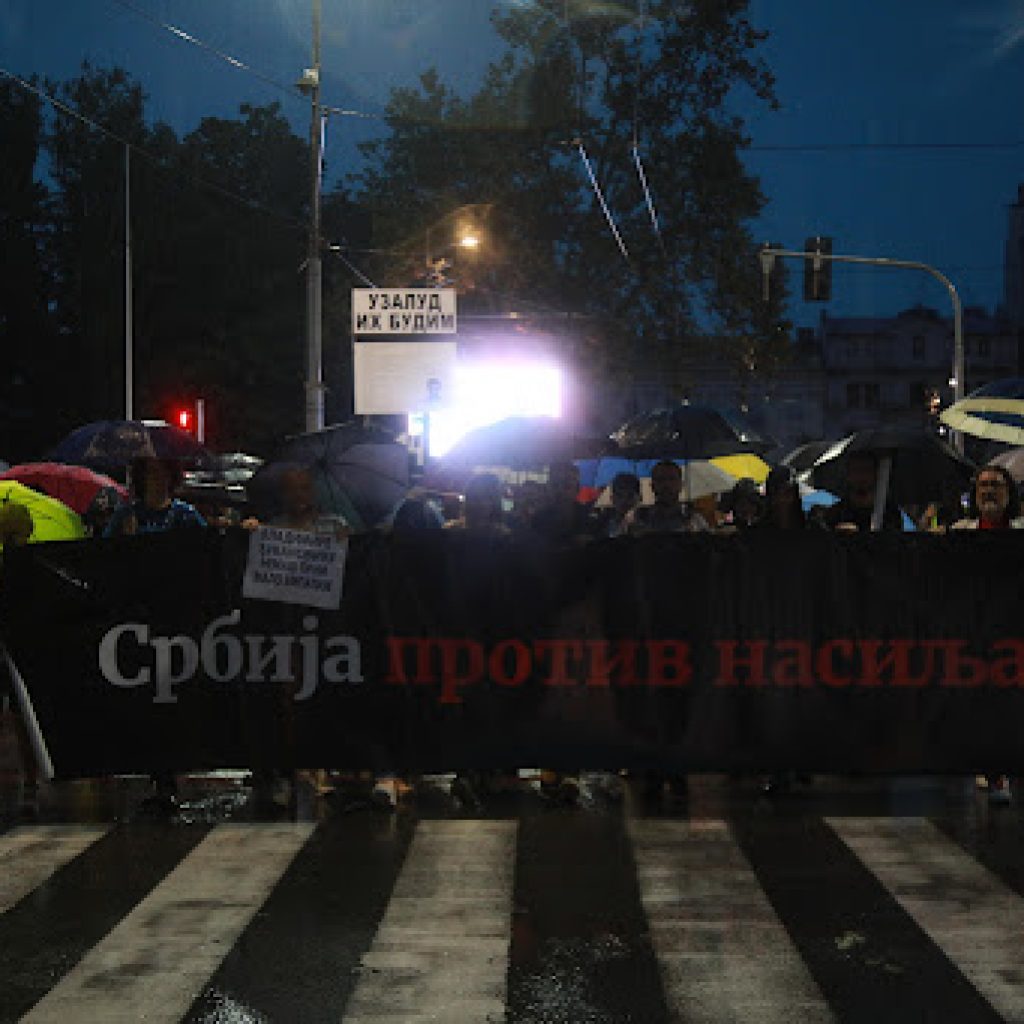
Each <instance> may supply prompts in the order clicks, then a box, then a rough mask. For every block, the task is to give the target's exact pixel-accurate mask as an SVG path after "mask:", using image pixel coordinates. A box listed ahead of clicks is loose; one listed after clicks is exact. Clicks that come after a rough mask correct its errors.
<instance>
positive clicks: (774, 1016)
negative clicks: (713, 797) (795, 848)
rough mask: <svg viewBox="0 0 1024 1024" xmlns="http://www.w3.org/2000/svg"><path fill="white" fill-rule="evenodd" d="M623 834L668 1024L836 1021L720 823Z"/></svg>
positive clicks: (632, 828) (635, 824)
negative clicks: (658, 971)
mask: <svg viewBox="0 0 1024 1024" xmlns="http://www.w3.org/2000/svg"><path fill="white" fill-rule="evenodd" d="M629 833H630V837H631V839H632V842H633V855H634V858H635V860H636V865H637V875H638V880H639V883H640V897H641V900H642V902H643V906H644V912H645V913H646V915H647V920H648V923H649V924H650V928H651V938H652V941H653V943H654V951H655V954H656V956H657V958H658V964H659V967H660V969H661V975H662V982H663V985H664V988H665V995H666V998H667V1000H668V1004H669V1009H670V1011H671V1012H672V1013H673V1015H674V1017H673V1019H674V1020H679V1021H686V1022H687V1024H727V1022H728V1024H731V1022H733V1021H739V1020H747V1021H757V1022H758V1024H791V1022H792V1021H795V1020H799V1021H801V1022H802V1024H819V1022H821V1024H824V1022H830V1021H832V1020H833V1017H832V1014H831V1011H830V1010H829V1007H828V1004H827V1002H826V1001H825V999H824V997H823V996H822V995H821V993H820V992H819V991H818V988H817V986H816V985H815V983H814V981H813V979H812V978H811V976H810V973H809V972H808V971H807V968H806V967H805V965H804V963H803V961H802V960H801V958H800V955H799V953H798V952H797V950H796V949H795V948H794V947H793V944H792V942H791V941H790V939H789V936H788V935H787V933H786V929H785V927H784V926H783V924H782V922H781V921H780V920H779V919H778V918H777V917H776V915H775V912H774V911H773V910H772V907H771V905H770V903H769V902H768V899H767V897H766V896H765V894H764V892H763V891H762V889H761V887H760V885H759V884H758V882H757V878H756V877H755V875H754V872H753V870H752V868H751V867H750V865H749V863H748V862H747V860H746V858H745V857H744V856H743V853H742V851H741V850H740V848H739V847H738V846H737V844H736V842H735V840H734V839H733V836H732V833H731V831H730V829H729V826H728V825H727V824H726V823H725V822H721V821H692V822H691V821H653V820H637V821H632V822H630V825H629Z"/></svg>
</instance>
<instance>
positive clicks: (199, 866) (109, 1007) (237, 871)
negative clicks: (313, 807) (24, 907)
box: [22, 824, 314, 1024]
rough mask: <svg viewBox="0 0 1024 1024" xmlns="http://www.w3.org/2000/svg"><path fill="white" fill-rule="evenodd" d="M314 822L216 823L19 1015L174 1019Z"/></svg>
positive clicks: (99, 1023) (95, 1022) (62, 1021)
mask: <svg viewBox="0 0 1024 1024" xmlns="http://www.w3.org/2000/svg"><path fill="white" fill-rule="evenodd" d="M313 828H314V826H313V825H307V824H301V825H292V824H289V825H265V826H264V825H220V826H218V827H217V828H215V829H214V830H213V831H212V832H211V833H210V834H209V835H208V836H207V837H206V838H205V839H204V840H203V841H202V842H201V843H200V844H199V845H198V846H197V847H196V848H195V850H193V851H192V853H191V854H189V856H188V857H186V858H185V859H184V860H183V861H182V862H181V863H180V864H179V865H178V866H177V867H176V868H175V869H174V871H172V872H171V873H170V874H169V875H168V876H167V878H165V879H164V881H163V882H161V883H160V884H159V885H158V886H157V887H156V888H155V889H154V890H153V891H152V892H151V893H150V894H149V895H148V896H147V897H146V898H145V899H143V900H142V901H141V902H140V903H139V904H138V905H137V906H136V907H135V909H134V910H132V912H131V913H130V914H128V916H127V917H125V918H124V920H122V921H121V923H120V924H119V925H118V926H117V927H116V928H115V929H114V930H113V931H112V932H110V934H108V935H107V936H106V938H104V939H103V940H102V941H100V942H99V943H98V944H97V945H96V946H94V947H93V948H92V949H91V950H90V951H89V953H87V954H86V956H85V957H84V958H83V959H82V960H81V961H79V963H78V964H77V965H76V966H75V967H73V968H72V969H71V971H70V972H69V973H68V974H67V975H65V976H64V978H63V979H62V980H61V981H60V982H59V983H58V984H57V985H56V986H54V988H52V989H51V990H50V991H49V992H48V993H47V995H46V996H45V997H44V998H43V999H42V1000H40V1001H39V1002H38V1003H37V1004H36V1005H35V1007H33V1009H32V1010H31V1011H30V1012H29V1013H28V1014H26V1015H25V1017H23V1018H22V1019H23V1020H25V1021H28V1022H31V1024H43V1022H52V1024H67V1022H68V1021H75V1022H76V1024H119V1022H121V1021H124V1022H125V1024H127V1022H129V1021H131V1022H138V1021H142V1020H144V1021H147V1022H150V1024H160V1022H166V1024H176V1022H177V1021H179V1020H180V1019H181V1017H182V1015H183V1014H184V1013H185V1012H186V1011H187V1010H188V1008H189V1006H190V1005H191V1003H192V1001H193V1000H194V999H195V997H196V996H197V995H198V993H199V992H200V990H201V988H202V986H203V983H204V982H205V981H206V980H207V979H208V978H209V977H210V975H211V974H212V973H213V971H214V970H215V969H216V968H217V965H218V964H219V963H220V962H221V960H222V959H223V958H224V956H225V955H226V954H227V952H228V950H230V948H231V946H232V945H233V944H234V943H235V941H236V940H237V939H238V937H239V935H240V934H241V933H242V930H243V929H244V928H245V926H246V924H248V922H249V920H250V919H251V918H252V916H253V914H255V913H256V911H257V910H258V909H259V907H260V906H261V905H262V903H263V901H264V900H265V899H266V897H267V895H268V894H269V893H270V891H271V889H272V888H273V887H274V885H275V884H276V883H277V881H278V880H279V879H280V877H281V875H282V873H283V872H284V870H285V869H286V868H287V866H288V864H289V863H290V862H291V860H292V858H293V857H294V856H295V854H296V853H297V852H298V851H299V849H300V848H301V847H302V845H303V843H305V842H306V840H307V839H308V838H309V835H310V833H311V832H312V831H313Z"/></svg>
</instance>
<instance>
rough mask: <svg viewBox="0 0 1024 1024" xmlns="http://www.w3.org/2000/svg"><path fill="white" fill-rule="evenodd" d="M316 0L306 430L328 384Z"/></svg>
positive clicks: (319, 414)
mask: <svg viewBox="0 0 1024 1024" xmlns="http://www.w3.org/2000/svg"><path fill="white" fill-rule="evenodd" d="M321 3H322V0H313V68H312V70H313V83H312V88H311V89H310V99H311V105H312V111H311V116H310V124H309V149H310V201H309V206H310V210H309V259H308V261H307V263H306V348H307V353H306V355H307V365H306V430H308V431H311V430H323V427H324V383H323V338H322V322H321V310H322V275H321V264H320V190H321V180H322V175H323V156H322V150H323V113H322V111H321V109H320V13H321Z"/></svg>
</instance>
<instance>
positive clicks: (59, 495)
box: [0, 462, 128, 515]
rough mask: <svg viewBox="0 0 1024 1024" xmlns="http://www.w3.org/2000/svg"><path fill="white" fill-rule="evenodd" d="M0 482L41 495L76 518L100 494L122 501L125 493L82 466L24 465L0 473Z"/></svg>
mask: <svg viewBox="0 0 1024 1024" xmlns="http://www.w3.org/2000/svg"><path fill="white" fill-rule="evenodd" d="M0 480H17V481H18V483H20V484H24V485H25V486H26V487H31V488H32V489H33V490H34V491H42V493H43V494H48V495H49V496H50V497H51V498H56V499H57V500H58V501H60V502H63V503H64V504H65V505H67V507H68V508H70V509H72V510H74V511H75V512H77V513H78V514H79V515H84V514H85V512H86V511H87V510H88V508H89V506H90V505H91V504H92V503H93V502H94V501H95V500H96V495H97V494H99V493H100V492H101V491H114V492H116V494H117V495H118V497H119V498H120V499H121V500H122V501H127V500H128V491H127V490H126V489H125V488H124V487H123V486H122V485H121V484H119V483H118V482H117V481H116V480H112V479H111V478H110V477H109V476H104V475H103V474H102V473H96V472H94V471H93V470H91V469H87V468H86V467H85V466H66V465H64V464H63V463H61V462H26V463H23V464H22V465H20V466H12V467H11V468H10V469H9V470H7V472H6V473H0Z"/></svg>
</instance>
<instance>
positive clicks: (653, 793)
mask: <svg viewBox="0 0 1024 1024" xmlns="http://www.w3.org/2000/svg"><path fill="white" fill-rule="evenodd" d="M664 795H665V776H664V775H662V774H661V772H645V773H644V785H643V798H644V800H660V799H661V798H662V796H664Z"/></svg>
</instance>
